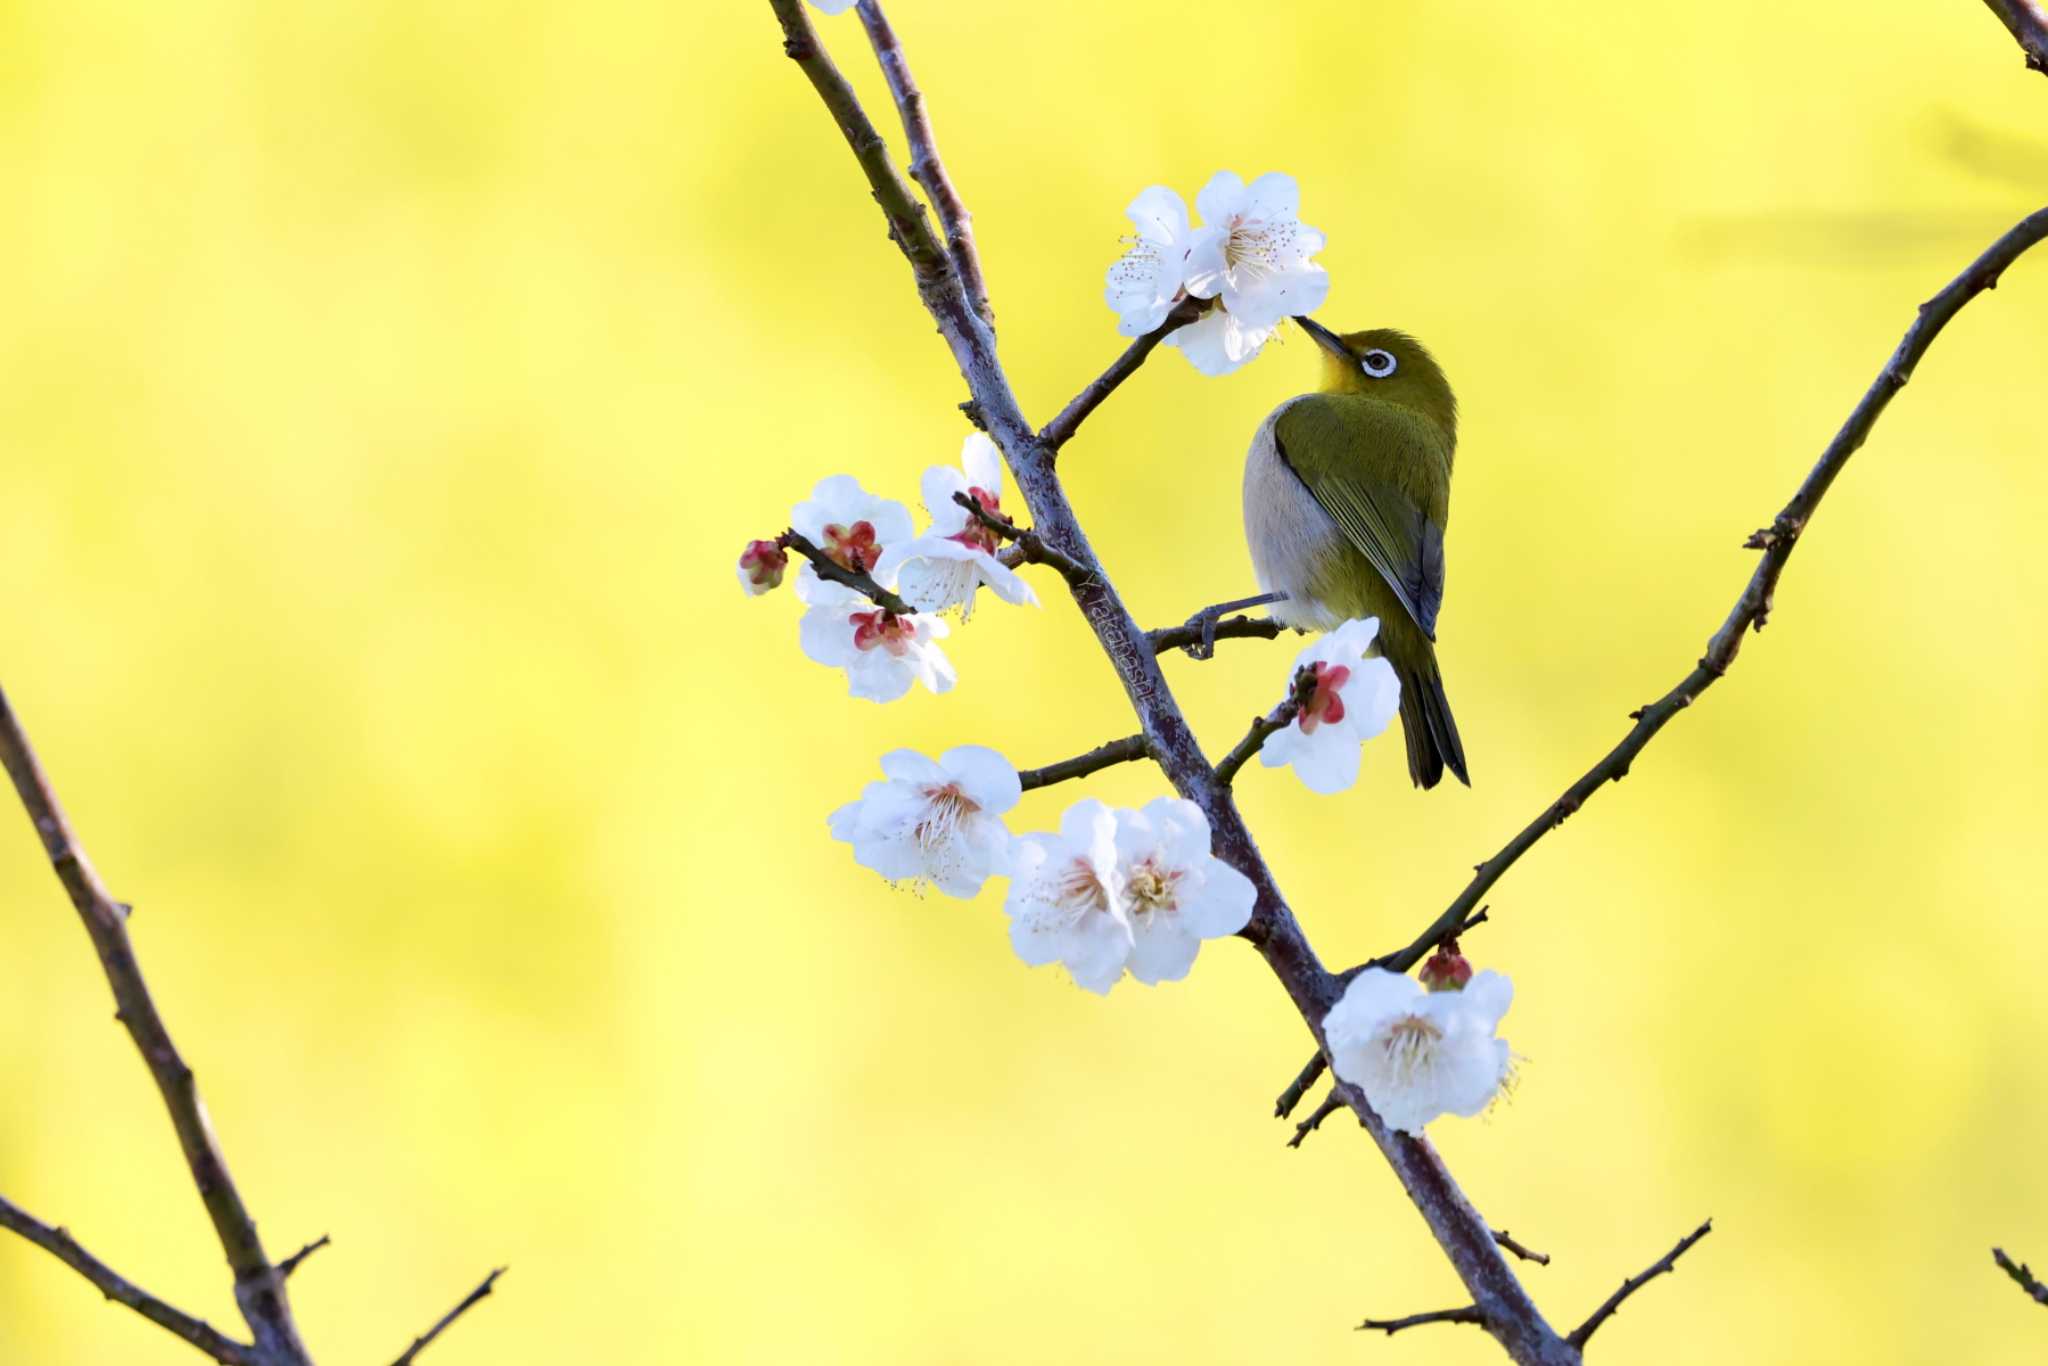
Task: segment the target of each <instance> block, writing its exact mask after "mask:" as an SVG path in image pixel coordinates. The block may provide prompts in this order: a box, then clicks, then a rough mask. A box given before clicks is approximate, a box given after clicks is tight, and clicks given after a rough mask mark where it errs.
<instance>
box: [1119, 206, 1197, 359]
mask: <svg viewBox="0 0 2048 1366" xmlns="http://www.w3.org/2000/svg"><path fill="white" fill-rule="evenodd" d="M1124 213H1125V214H1126V215H1127V216H1128V217H1129V218H1130V220H1131V223H1132V225H1133V226H1135V227H1136V228H1137V229H1138V235H1137V236H1136V237H1133V238H1128V239H1126V240H1128V241H1129V242H1130V244H1131V249H1130V250H1129V251H1127V252H1125V253H1124V255H1123V259H1121V260H1120V261H1118V262H1117V263H1116V264H1115V265H1113V266H1111V267H1110V268H1109V279H1108V283H1107V287H1106V288H1105V289H1104V291H1103V298H1104V299H1106V300H1107V301H1108V303H1109V306H1110V307H1111V308H1113V309H1115V310H1116V316H1117V323H1116V330H1117V331H1118V332H1119V333H1121V334H1122V335H1124V336H1126V337H1142V336H1144V335H1145V334H1146V333H1147V332H1150V331H1151V330H1152V329H1153V328H1155V327H1157V326H1159V324H1161V323H1163V322H1165V321H1166V315H1167V313H1168V312H1170V311H1171V310H1172V308H1173V303H1174V300H1176V299H1178V298H1179V297H1180V292H1181V286H1182V284H1184V283H1185V281H1186V275H1187V255H1188V247H1189V246H1190V245H1191V242H1192V234H1191V232H1190V231H1189V228H1188V206H1187V203H1186V202H1185V201H1184V200H1182V199H1181V197H1180V196H1179V195H1177V194H1175V193H1174V192H1173V191H1172V190H1169V189H1167V188H1166V187H1165V186H1164V185H1152V186H1148V187H1146V188H1145V189H1143V190H1140V191H1139V192H1138V197H1137V198H1136V199H1133V200H1132V201H1131V206H1130V207H1129V208H1127V209H1125V210H1124Z"/></svg>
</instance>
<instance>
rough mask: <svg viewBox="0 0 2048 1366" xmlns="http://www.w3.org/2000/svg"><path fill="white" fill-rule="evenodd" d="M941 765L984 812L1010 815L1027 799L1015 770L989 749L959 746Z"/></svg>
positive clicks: (955, 747)
mask: <svg viewBox="0 0 2048 1366" xmlns="http://www.w3.org/2000/svg"><path fill="white" fill-rule="evenodd" d="M939 763H940V765H941V766H942V767H943V768H944V769H945V770H946V772H947V773H949V774H951V775H952V777H953V778H954V780H955V781H957V782H958V783H959V784H960V790H961V791H962V792H965V793H966V794H967V795H968V796H969V797H971V798H973V799H974V801H975V803H976V804H977V805H979V806H980V807H981V809H982V810H984V811H987V812H991V813H996V814H1000V813H1001V812H1004V811H1008V810H1009V809H1010V808H1011V807H1013V806H1015V805H1016V804H1017V801H1018V799H1019V798H1021V797H1022V796H1023V795H1024V789H1023V787H1022V786H1021V785H1020V784H1019V783H1018V781H1017V770H1016V768H1015V766H1013V765H1012V764H1011V763H1010V761H1009V760H1008V759H1005V758H1004V757H1003V756H1002V755H1001V754H1000V753H998V752H997V751H995V750H993V749H990V748H989V747H988V746H987V745H955V746H954V747H953V748H952V749H949V750H947V751H946V752H945V753H944V754H942V755H940V756H939Z"/></svg>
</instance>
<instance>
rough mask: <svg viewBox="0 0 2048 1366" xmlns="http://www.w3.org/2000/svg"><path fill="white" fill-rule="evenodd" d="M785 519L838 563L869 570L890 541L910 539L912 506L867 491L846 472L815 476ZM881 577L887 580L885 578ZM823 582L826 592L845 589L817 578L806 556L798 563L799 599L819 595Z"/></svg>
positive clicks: (885, 585)
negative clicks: (813, 485)
mask: <svg viewBox="0 0 2048 1366" xmlns="http://www.w3.org/2000/svg"><path fill="white" fill-rule="evenodd" d="M789 524H790V525H791V526H792V527H795V528H796V529H797V530H798V531H799V532H801V533H803V534H804V535H805V536H807V537H809V538H810V540H811V543H812V544H813V545H815V546H817V547H818V549H820V550H822V551H824V552H825V554H826V556H827V557H829V558H830V559H832V560H834V561H836V562H837V563H838V564H839V566H840V567H841V568H843V569H852V570H857V571H860V572H862V573H869V574H872V573H873V572H874V570H875V568H876V566H877V565H879V564H880V563H881V560H882V555H883V553H884V552H885V551H887V550H888V548H889V547H891V546H894V545H896V544H898V543H900V542H903V541H908V540H909V539H910V510H909V509H908V508H906V507H904V506H903V504H901V503H899V502H897V501H895V500H894V499H893V498H879V497H877V496H875V495H874V494H872V493H869V492H868V491H867V490H866V489H863V488H862V487H861V486H860V481H859V480H858V479H855V478H854V477H853V476H852V475H850V474H835V475H833V476H831V477H830V478H829V479H821V480H819V481H818V486H817V487H816V488H815V489H813V490H811V496H810V497H809V498H807V499H805V500H804V501H803V502H801V503H798V504H797V505H796V509H795V511H793V512H791V513H790V515H789ZM879 582H881V583H882V586H883V587H884V588H886V587H888V586H889V585H888V583H887V581H886V580H879ZM827 586H832V587H834V588H835V593H834V594H828V595H826V596H836V595H837V593H839V592H843V591H844V590H841V589H837V588H836V586H835V585H828V584H827V582H826V580H824V579H821V578H819V577H818V571H817V569H816V568H815V567H814V566H813V565H812V564H811V562H810V561H809V560H805V561H804V562H803V564H802V566H801V567H799V568H798V570H797V572H796V595H797V597H799V598H800V599H802V600H803V601H805V602H819V601H821V600H822V599H821V597H820V594H819V590H820V589H821V588H824V587H827Z"/></svg>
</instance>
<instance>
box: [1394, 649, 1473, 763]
mask: <svg viewBox="0 0 2048 1366" xmlns="http://www.w3.org/2000/svg"><path fill="white" fill-rule="evenodd" d="M1388 662H1389V663H1393V661H1391V660H1389V661H1388ZM1394 672H1395V673H1396V674H1398V675H1399V676H1400V679H1401V730H1402V732H1403V733H1404V734H1406V735H1407V737H1408V776H1409V777H1411V778H1413V779H1414V780H1415V785H1416V786H1417V787H1423V788H1428V787H1435V786H1436V785H1437V784H1438V783H1440V782H1442V781H1443V776H1444V770H1445V769H1446V768H1448V769H1449V770H1450V771H1451V772H1452V773H1454V774H1456V775H1457V779H1458V781H1459V782H1461V783H1463V784H1465V786H1467V787H1470V786H1472V779H1471V776H1470V775H1469V774H1467V773H1466V771H1465V746H1464V745H1463V744H1462V743H1461V742H1460V741H1459V739H1458V723H1457V722H1456V721H1453V720H1452V719H1451V700H1450V699H1449V698H1448V697H1445V696H1444V679H1443V675H1442V674H1441V673H1438V672H1437V667H1436V656H1435V654H1434V653H1430V654H1426V655H1424V656H1423V659H1422V662H1421V663H1420V665H1418V666H1416V667H1404V666H1403V665H1400V664H1394Z"/></svg>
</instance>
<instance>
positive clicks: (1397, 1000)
mask: <svg viewBox="0 0 2048 1366" xmlns="http://www.w3.org/2000/svg"><path fill="white" fill-rule="evenodd" d="M1514 995H1515V989H1514V986H1513V984H1512V983H1510V982H1509V981H1508V979H1507V978H1506V977H1503V976H1502V975H1501V974H1499V973H1497V972H1482V973H1479V974H1478V975H1476V976H1475V977H1473V978H1472V980H1471V983H1470V984H1469V985H1468V986H1466V987H1465V988H1464V989H1463V990H1462V991H1459V990H1447V991H1435V992H1431V991H1426V990H1424V988H1423V986H1422V984H1421V983H1419V982H1417V981H1416V980H1415V979H1414V978H1412V977H1406V976H1403V975H1402V974H1400V973H1398V972H1388V971H1387V970H1386V969H1385V968H1367V969H1365V970H1364V971H1363V972H1361V973H1359V974H1358V975H1357V976H1356V977H1354V978H1352V979H1351V982H1350V984H1349V985H1348V986H1346V987H1345V988H1344V996H1343V999H1341V1000H1339V1001H1338V1002H1337V1004H1336V1005H1334V1006H1332V1007H1331V1008H1330V1013H1329V1014H1328V1015H1326V1016H1324V1017H1323V1036H1324V1038H1325V1040H1326V1041H1327V1042H1328V1045H1329V1049H1330V1065H1331V1066H1332V1067H1333V1068H1335V1069H1336V1072H1337V1075H1338V1076H1340V1077H1342V1078H1343V1079H1344V1080H1345V1081H1348V1082H1350V1083H1351V1084H1352V1085H1353V1086H1356V1087H1358V1088H1359V1089H1360V1090H1362V1091H1364V1092H1365V1098H1366V1099H1367V1100H1368V1101H1370V1102H1371V1103H1372V1108H1373V1110H1374V1112H1375V1113H1377V1114H1378V1115H1379V1117H1380V1118H1381V1119H1383V1120H1385V1121H1386V1122H1387V1127H1388V1128H1390V1129H1396V1130H1399V1131H1400V1132H1402V1133H1407V1134H1415V1135H1420V1134H1421V1133H1422V1127H1423V1126H1424V1125H1425V1124H1427V1123H1429V1122H1430V1121H1431V1120H1433V1119H1435V1118H1436V1117H1437V1116H1438V1115H1447V1114H1449V1115H1466V1116H1471V1115H1476V1114H1478V1113H1480V1112H1481V1111H1482V1110H1484V1109H1486V1108H1487V1106H1489V1105H1491V1104H1492V1103H1493V1101H1494V1098H1495V1097H1496V1096H1497V1095H1498V1094H1499V1093H1500V1090H1501V1087H1502V1086H1503V1085H1504V1084H1506V1083H1507V1082H1508V1080H1509V1078H1510V1076H1511V1075H1512V1071H1513V1054H1512V1053H1511V1052H1510V1051H1509V1049H1508V1045H1507V1041H1506V1040H1504V1039H1501V1038H1498V1037H1496V1036H1495V1031H1496V1030H1497V1029H1498V1028H1499V1027H1500V1019H1501V1016H1503V1015H1505V1014H1507V1009H1508V1005H1509V1003H1510V1002H1512V1001H1513V1000H1514Z"/></svg>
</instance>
